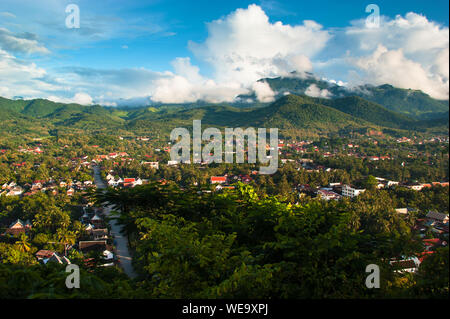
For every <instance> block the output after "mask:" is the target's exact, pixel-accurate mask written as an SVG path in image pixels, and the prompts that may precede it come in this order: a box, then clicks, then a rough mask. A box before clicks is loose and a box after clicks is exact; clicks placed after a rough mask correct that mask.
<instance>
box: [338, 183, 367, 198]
mask: <svg viewBox="0 0 450 319" xmlns="http://www.w3.org/2000/svg"><path fill="white" fill-rule="evenodd" d="M365 191H366V190H365V189H357V188H353V187H351V186H349V185H344V186H342V196H345V197H350V198H353V197H356V196H358V195H359V194H361V193H364V192H365Z"/></svg>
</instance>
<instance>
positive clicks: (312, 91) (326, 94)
mask: <svg viewBox="0 0 450 319" xmlns="http://www.w3.org/2000/svg"><path fill="white" fill-rule="evenodd" d="M305 94H306V95H308V96H311V97H321V98H326V99H328V98H330V97H332V96H333V94H331V92H330V91H328V90H327V89H320V88H319V87H318V86H317V85H315V84H311V85H310V86H308V88H307V89H306V91H305Z"/></svg>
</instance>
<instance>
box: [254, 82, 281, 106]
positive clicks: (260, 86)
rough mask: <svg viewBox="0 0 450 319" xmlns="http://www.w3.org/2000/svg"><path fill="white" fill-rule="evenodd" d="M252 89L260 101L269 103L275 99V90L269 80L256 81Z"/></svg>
mask: <svg viewBox="0 0 450 319" xmlns="http://www.w3.org/2000/svg"><path fill="white" fill-rule="evenodd" d="M252 89H253V91H254V92H255V95H256V98H257V99H258V101H260V102H264V103H267V102H273V101H274V100H275V92H274V91H273V90H272V88H271V87H270V85H269V84H268V83H267V82H255V83H254V84H253V86H252Z"/></svg>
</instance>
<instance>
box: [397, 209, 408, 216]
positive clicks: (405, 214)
mask: <svg viewBox="0 0 450 319" xmlns="http://www.w3.org/2000/svg"><path fill="white" fill-rule="evenodd" d="M395 212H396V213H398V214H400V215H404V216H407V215H408V208H396V209H395Z"/></svg>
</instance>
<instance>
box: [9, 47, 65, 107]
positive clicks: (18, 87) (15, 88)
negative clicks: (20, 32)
mask: <svg viewBox="0 0 450 319" xmlns="http://www.w3.org/2000/svg"><path fill="white" fill-rule="evenodd" d="M46 76H47V73H46V71H45V69H43V68H40V67H38V66H37V65H36V64H35V63H29V62H26V61H23V60H20V59H18V58H17V57H15V56H13V55H11V54H9V53H8V52H6V51H4V50H2V49H0V88H1V91H2V96H5V97H9V98H11V97H14V96H16V95H23V96H33V97H42V93H43V92H45V91H48V90H55V89H57V87H56V86H55V85H53V84H51V83H48V82H46V81H45V80H44V79H45V77H46Z"/></svg>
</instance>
